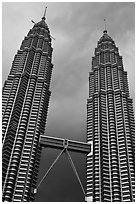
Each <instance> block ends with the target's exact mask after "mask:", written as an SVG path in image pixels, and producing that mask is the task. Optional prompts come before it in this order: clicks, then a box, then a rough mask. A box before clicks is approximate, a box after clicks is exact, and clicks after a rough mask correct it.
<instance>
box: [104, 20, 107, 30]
mask: <svg viewBox="0 0 137 204" xmlns="http://www.w3.org/2000/svg"><path fill="white" fill-rule="evenodd" d="M104 27H105V30H104V31H103V33H107V29H106V19H104Z"/></svg>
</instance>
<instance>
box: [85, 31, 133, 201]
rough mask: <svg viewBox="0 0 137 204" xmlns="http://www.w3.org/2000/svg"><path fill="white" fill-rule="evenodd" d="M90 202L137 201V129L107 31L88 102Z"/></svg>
mask: <svg viewBox="0 0 137 204" xmlns="http://www.w3.org/2000/svg"><path fill="white" fill-rule="evenodd" d="M87 142H89V143H92V147H93V154H92V155H90V156H87V192H86V194H87V195H86V196H87V201H93V202H107V201H108V202H120V201H121V202H122V201H123V202H124V201H129V202H133V201H134V200H135V127H134V114H133V107H132V99H131V98H130V96H129V88H128V80H127V72H126V71H124V67H123V63H122V57H121V56H120V55H119V52H118V48H117V47H116V45H115V42H114V41H113V39H112V38H111V37H110V36H109V35H108V34H107V31H106V30H105V31H104V32H103V36H102V37H101V38H100V40H99V41H98V44H97V48H95V56H94V57H93V58H92V70H91V72H90V73H89V98H88V100H87Z"/></svg>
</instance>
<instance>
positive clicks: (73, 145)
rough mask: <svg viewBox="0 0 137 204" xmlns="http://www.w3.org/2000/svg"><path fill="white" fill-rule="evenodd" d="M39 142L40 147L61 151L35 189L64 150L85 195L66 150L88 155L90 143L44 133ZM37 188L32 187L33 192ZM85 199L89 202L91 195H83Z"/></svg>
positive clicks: (89, 153)
mask: <svg viewBox="0 0 137 204" xmlns="http://www.w3.org/2000/svg"><path fill="white" fill-rule="evenodd" d="M39 142H40V146H41V147H48V148H54V149H61V150H62V151H61V152H60V154H59V155H58V157H57V158H56V159H55V161H54V162H53V164H52V165H51V167H50V168H49V170H48V171H47V172H46V174H45V175H44V177H43V178H42V180H41V181H40V183H39V184H38V186H37V189H38V187H39V186H40V184H41V183H42V181H43V180H44V179H45V177H46V176H47V175H48V173H49V172H50V170H51V169H52V167H53V166H54V165H55V163H56V162H57V160H58V159H59V157H60V156H61V155H62V154H63V153H64V152H66V153H67V157H68V159H69V162H70V164H71V166H72V168H73V171H74V173H75V174H76V177H77V179H78V181H79V183H80V186H81V188H82V191H83V193H84V196H86V193H85V191H84V188H83V186H82V183H81V181H80V178H79V176H78V173H77V170H76V168H75V166H74V163H73V161H72V159H71V156H70V154H69V152H68V151H73V152H78V153H83V154H88V155H89V156H90V155H91V154H92V148H91V144H90V143H85V142H79V141H74V140H67V139H62V138H56V137H51V136H45V135H41V137H40V141H39ZM37 189H34V193H37ZM85 201H89V202H91V201H92V198H91V196H90V197H89V196H88V197H85Z"/></svg>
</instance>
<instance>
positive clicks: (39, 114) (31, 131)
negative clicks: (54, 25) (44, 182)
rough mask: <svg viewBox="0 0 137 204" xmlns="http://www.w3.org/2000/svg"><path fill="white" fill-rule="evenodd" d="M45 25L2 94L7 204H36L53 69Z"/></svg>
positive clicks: (33, 35) (31, 38) (29, 40)
mask: <svg viewBox="0 0 137 204" xmlns="http://www.w3.org/2000/svg"><path fill="white" fill-rule="evenodd" d="M52 50H53V49H52V47H51V37H50V31H49V28H48V26H47V24H46V22H45V14H44V16H43V18H42V20H41V21H40V22H38V23H35V24H34V26H33V28H32V29H31V30H30V31H29V33H28V35H27V36H26V37H25V38H24V40H23V42H22V44H21V47H20V49H19V50H18V51H17V54H16V55H15V57H14V60H13V63H12V67H11V70H10V73H9V75H8V78H7V80H6V81H5V83H4V86H3V92H2V140H3V150H2V184H3V201H22V202H25V201H33V198H34V194H33V188H35V187H36V182H37V175H38V168H39V162H40V154H41V149H40V147H39V136H40V134H44V130H45V125H46V118H47V111H48V104H49V98H50V94H51V92H50V90H49V86H50V79H51V73H52V68H53V65H52V63H51V58H52Z"/></svg>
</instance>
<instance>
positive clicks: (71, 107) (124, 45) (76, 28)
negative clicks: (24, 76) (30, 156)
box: [2, 2, 135, 201]
mask: <svg viewBox="0 0 137 204" xmlns="http://www.w3.org/2000/svg"><path fill="white" fill-rule="evenodd" d="M46 5H47V6H48V10H47V24H48V26H49V28H50V31H51V35H52V36H53V37H54V38H55V39H56V40H55V41H53V42H52V43H53V48H54V49H53V64H54V69H53V75H52V81H51V91H52V95H51V99H50V105H49V114H48V119H47V127H46V134H47V135H53V136H57V137H62V138H71V139H75V140H80V141H86V100H87V98H88V73H89V71H90V69H91V58H92V56H93V55H94V50H95V47H96V45H97V41H98V40H99V38H100V37H101V36H102V34H103V33H102V31H103V29H104V22H103V19H104V18H106V19H107V29H108V33H109V35H110V36H111V37H112V38H113V39H114V41H115V43H116V45H117V46H118V47H119V51H120V54H121V55H122V56H123V63H124V67H125V70H126V71H127V72H128V77H129V87H130V94H131V97H132V98H133V99H134V98H135V77H134V76H135V62H134V58H135V56H134V53H135V48H134V44H135V8H134V7H135V3H130V2H113V3H112V2H111V3H110V2H105V3H104V2H102V3H100V2H96V3H95V2H94V3H93V2H87V3H84V2H80V3H76V2H74V3H73V2H71V3H69V2H67V3H57V2H56V3H53V2H51V3H46ZM44 6H45V3H38V2H35V3H17V2H16V3H3V13H2V16H3V20H2V22H3V32H2V33H3V36H2V41H3V49H2V53H3V81H4V80H5V79H6V77H7V75H8V73H9V70H10V67H11V62H12V60H13V57H14V55H15V53H16V51H17V49H19V46H20V44H21V41H22V40H23V38H24V36H25V35H26V34H27V33H28V31H29V29H30V28H31V27H32V26H33V25H32V23H31V19H33V20H34V21H36V22H38V21H39V20H40V19H41V17H42V15H43V12H44ZM52 154H53V151H49V150H47V153H46V152H45V153H43V158H44V160H45V159H46V160H45V161H44V160H43V159H42V162H41V168H40V169H41V170H40V175H41V174H42V173H41V172H42V170H43V169H45V167H44V168H43V165H47V164H48V161H49V160H51V159H52ZM54 156H55V155H54ZM74 158H75V162H77V161H79V164H78V166H77V168H78V170H79V169H81V167H82V169H83V170H82V169H81V170H80V172H82V174H81V177H82V180H83V182H84V176H82V175H84V165H85V160H84V159H79V157H78V156H75V157H74ZM65 162H66V161H65V158H63V162H62V164H61V163H59V165H58V166H57V167H55V172H54V173H55V176H54V179H52V178H49V180H50V181H48V180H47V182H46V181H45V183H44V184H43V187H41V188H40V190H39V193H38V195H37V201H38V200H39V201H55V200H56V201H80V200H81V201H84V200H83V197H82V196H83V195H82V194H81V189H79V187H78V186H79V185H78V186H77V181H76V180H75V179H74V177H73V176H74V175H73V173H72V175H71V173H70V172H71V171H70V172H69V173H68V171H67V168H69V167H68V166H63V165H67V164H66V163H65ZM46 168H47V167H46ZM62 169H65V171H62ZM43 171H44V170H43ZM61 172H62V173H61ZM66 172H67V177H66ZM46 185H47V186H46ZM75 185H76V186H75ZM45 190H46V192H45ZM53 192H54V196H53ZM73 192H74V193H73Z"/></svg>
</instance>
